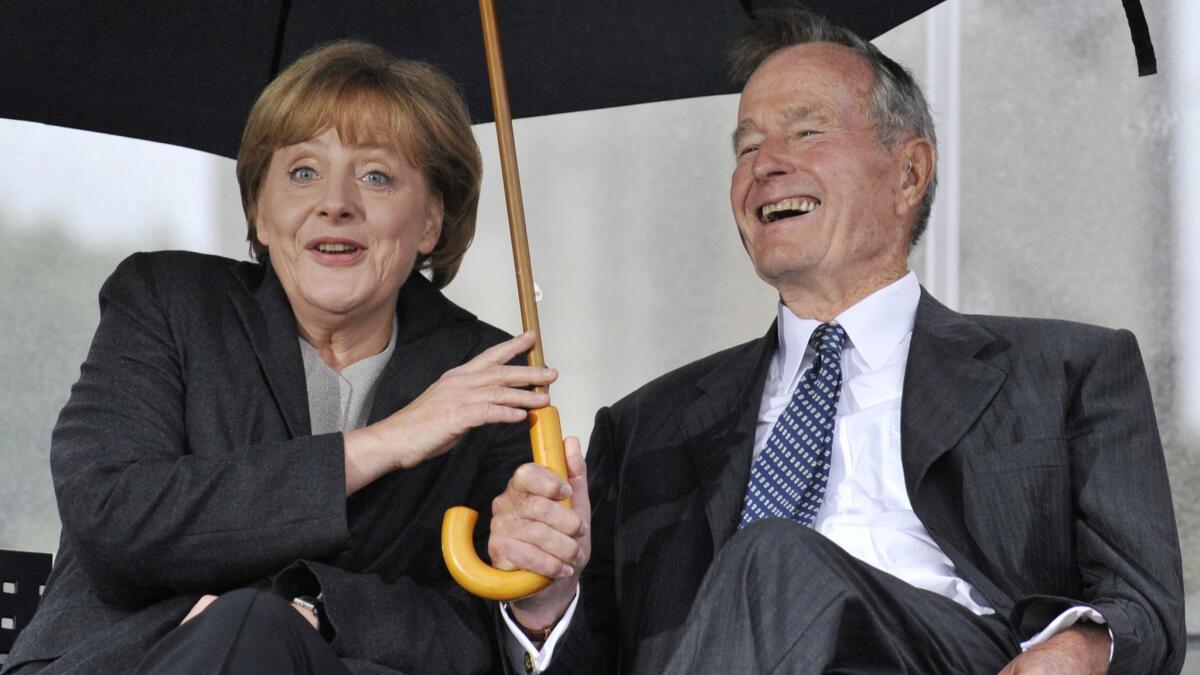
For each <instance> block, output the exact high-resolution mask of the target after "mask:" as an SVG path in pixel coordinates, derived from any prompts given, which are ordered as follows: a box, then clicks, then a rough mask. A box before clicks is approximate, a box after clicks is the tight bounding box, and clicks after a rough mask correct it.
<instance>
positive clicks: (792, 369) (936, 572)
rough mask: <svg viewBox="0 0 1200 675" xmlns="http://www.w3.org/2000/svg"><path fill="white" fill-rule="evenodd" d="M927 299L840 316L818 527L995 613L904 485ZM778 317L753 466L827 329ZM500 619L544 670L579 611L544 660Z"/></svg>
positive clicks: (871, 558) (892, 301)
mask: <svg viewBox="0 0 1200 675" xmlns="http://www.w3.org/2000/svg"><path fill="white" fill-rule="evenodd" d="M920 299H921V287H920V285H919V284H918V283H917V277H916V275H915V274H913V273H912V272H909V273H908V274H906V275H905V276H903V277H901V278H900V279H899V280H897V281H895V282H892V283H891V284H889V285H887V286H885V287H883V288H881V289H879V290H877V291H875V292H874V293H872V294H871V295H869V296H867V297H866V298H864V299H862V300H861V301H859V302H858V303H857V304H855V305H854V306H853V307H850V308H849V309H847V310H845V311H844V312H842V313H841V314H839V315H838V316H837V317H835V318H834V323H837V324H838V325H840V326H841V327H842V328H843V329H844V330H845V331H846V335H847V338H848V339H847V342H846V346H845V348H844V350H843V352H842V391H841V395H840V397H839V399H838V408H837V415H836V417H835V422H834V438H833V448H832V454H831V456H830V469H829V482H828V484H827V485H826V488H825V501H824V502H823V503H822V505H821V510H820V512H819V513H818V514H817V519H816V522H815V523H814V529H815V530H816V531H817V532H819V533H821V534H822V535H824V536H826V537H828V538H829V539H830V540H832V541H833V542H834V543H836V544H837V545H838V546H841V547H842V548H843V549H845V550H846V552H847V553H849V554H850V555H852V556H854V557H855V558H858V559H859V560H861V561H863V562H865V563H867V564H868V565H870V566H872V567H874V568H876V569H878V570H881V571H883V572H886V573H888V574H891V575H892V576H895V577H897V578H898V579H901V580H902V581H905V582H907V583H909V584H911V585H913V586H915V587H917V588H921V589H924V590H927V591H931V592H933V593H937V594H938V595H941V596H944V597H947V598H950V599H951V600H953V601H955V602H957V603H958V604H960V605H962V606H963V607H966V608H967V609H969V610H971V611H972V612H974V613H975V614H978V615H988V614H994V613H995V610H993V609H992V608H991V607H990V606H989V605H988V604H987V600H986V599H985V598H984V597H983V596H982V595H980V594H979V592H978V591H976V590H975V588H974V587H973V586H972V585H971V584H970V583H969V582H967V580H965V579H963V578H962V577H960V576H959V575H958V572H957V570H956V569H955V566H954V562H953V561H951V560H950V558H949V557H947V556H946V554H945V553H943V552H942V550H941V548H939V547H938V545H937V543H936V542H934V541H933V538H932V537H930V536H929V532H928V531H926V530H925V526H924V524H922V523H921V519H920V518H918V517H917V514H916V513H915V512H913V508H912V503H911V502H910V501H909V498H908V489H907V487H906V485H905V482H904V466H903V463H902V461H901V453H900V399H901V396H902V394H903V390H904V370H905V367H906V366H907V365H908V348H909V342H910V341H911V340H912V331H913V323H914V321H915V319H916V315H917V304H918V302H919V301H920ZM778 312H779V320H778V322H777V327H778V332H779V349H778V351H776V353H775V355H774V357H773V358H772V359H771V364H770V366H769V367H768V370H767V379H766V384H765V386H764V387H763V394H762V401H761V402H760V404H759V412H758V426H757V428H756V430H755V435H754V459H758V456H759V455H760V454H761V453H762V451H763V449H764V448H765V447H766V445H767V439H768V438H769V437H770V434H771V430H772V429H773V428H774V426H775V422H776V421H777V420H778V419H779V416H780V415H781V414H782V413H783V410H784V408H786V407H787V404H788V402H789V401H790V400H791V397H792V394H793V393H794V392H795V390H796V387H797V386H798V385H799V383H800V378H801V376H803V374H804V373H805V371H807V370H808V369H809V368H810V367H811V366H812V362H813V358H814V355H815V352H814V351H813V350H812V349H811V348H810V347H809V346H808V341H809V338H810V337H811V336H812V333H813V331H814V330H816V328H817V326H819V325H820V324H821V322H820V321H818V320H815V319H802V318H799V317H797V316H796V315H795V314H793V313H792V312H791V310H789V309H788V308H787V306H786V305H784V304H783V303H780V304H779V310H778ZM577 599H578V595H577ZM502 614H503V615H504V619H505V621H506V622H508V624H509V628H510V630H512V632H513V634H514V635H515V636H516V637H517V638H518V640H519V642H520V643H521V644H520V647H519V648H518V647H517V645H516V644H514V642H513V641H512V640H510V641H509V644H510V654H511V655H512V658H514V659H518V658H519V659H521V660H522V661H523V660H524V654H526V653H527V654H528V655H529V657H530V659H529V662H530V663H531V664H532V665H533V666H534V668H533V670H532V672H535V673H540V672H542V671H543V670H544V669H545V668H547V667H549V665H550V656H551V654H552V653H553V649H554V646H555V644H557V642H558V638H559V637H561V635H562V634H563V633H564V632H565V628H566V625H567V624H569V623H570V620H571V617H572V615H573V614H574V604H572V606H571V608H570V609H568V611H567V613H566V614H565V615H564V616H563V618H562V620H560V621H559V623H558V625H557V626H556V627H555V630H554V632H553V633H552V634H551V636H550V638H549V639H548V640H547V642H546V644H545V645H544V646H543V648H542V650H541V653H540V654H539V653H538V652H537V651H536V650H535V649H534V647H533V645H532V644H531V643H530V642H529V641H528V640H527V639H526V638H525V636H524V635H523V634H521V632H520V631H519V630H518V629H517V627H516V626H515V624H513V623H512V620H511V619H510V617H509V616H508V612H507V611H502ZM1082 618H1086V619H1088V620H1090V621H1092V622H1093V623H1104V619H1103V617H1101V615H1100V613H1099V612H1097V611H1095V610H1094V609H1092V608H1090V607H1083V606H1079V607H1073V608H1071V609H1069V610H1067V611H1066V612H1063V613H1062V614H1061V615H1059V616H1058V617H1057V618H1056V619H1055V620H1054V621H1052V622H1051V623H1050V624H1049V625H1048V626H1047V627H1046V628H1045V629H1043V630H1042V631H1041V632H1040V633H1038V634H1037V635H1035V636H1034V637H1033V638H1031V639H1030V640H1027V641H1026V642H1023V643H1021V648H1022V650H1025V649H1029V648H1030V647H1032V646H1034V645H1037V644H1040V643H1042V642H1045V641H1046V640H1048V639H1049V638H1050V637H1051V636H1053V635H1054V634H1055V633H1058V632H1060V631H1062V630H1065V629H1066V628H1069V627H1070V626H1072V625H1074V624H1075V623H1076V622H1077V621H1079V620H1080V619H1082ZM1110 659H1111V652H1110ZM519 662H520V661H518V663H519ZM518 672H519V671H518Z"/></svg>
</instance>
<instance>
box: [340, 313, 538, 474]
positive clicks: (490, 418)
mask: <svg viewBox="0 0 1200 675" xmlns="http://www.w3.org/2000/svg"><path fill="white" fill-rule="evenodd" d="M534 340H535V337H534V334H533V333H522V334H521V335H518V336H517V337H515V338H512V339H511V340H508V341H506V342H502V343H500V344H498V345H496V346H494V347H492V348H490V349H488V350H487V351H485V352H482V353H481V354H479V355H478V356H476V357H475V358H473V359H471V360H470V361H468V362H466V363H464V364H462V365H461V366H458V367H457V368H452V369H450V370H448V371H446V372H445V374H443V375H442V376H441V378H439V379H438V381H437V382H434V383H433V384H432V385H431V386H430V387H429V388H428V389H426V390H425V392H424V393H422V394H421V395H420V396H418V397H417V399H416V400H415V401H413V402H412V403H410V404H409V405H407V406H405V407H404V408H402V409H400V410H398V411H396V412H395V413H393V414H392V415H391V416H390V417H388V418H386V419H383V420H380V421H378V422H376V423H375V424H372V425H370V426H367V427H364V428H362V429H355V430H354V431H349V432H346V434H345V453H346V494H347V495H350V494H353V493H354V492H356V491H358V490H359V489H361V488H363V487H364V486H366V485H369V484H370V483H371V482H372V481H374V480H375V479H377V478H379V477H380V476H382V475H384V474H386V473H389V472H391V471H395V470H397V469H410V468H412V467H414V466H417V465H418V464H420V463H421V462H424V461H426V460H428V459H431V458H433V457H437V456H438V455H441V454H442V453H444V452H446V451H447V450H449V449H450V447H451V446H453V445H454V443H455V442H457V441H458V439H459V438H461V437H462V436H463V435H464V434H466V433H467V432H468V431H470V430H471V429H474V428H476V427H480V426H483V425H485V424H494V423H499V422H504V423H510V424H511V423H514V422H520V421H522V420H524V419H525V418H526V415H527V412H526V411H527V410H529V409H532V408H541V407H543V406H546V405H549V404H550V396H549V395H548V394H544V393H537V392H532V391H528V390H526V389H523V387H528V386H531V385H546V384H550V383H551V382H553V381H554V380H555V379H556V378H557V377H558V373H557V372H556V371H555V370H554V369H553V368H531V367H528V366H509V365H505V364H506V363H508V362H509V361H511V360H512V359H513V358H515V357H516V356H517V355H519V354H522V353H524V352H527V351H529V349H530V348H531V347H533V344H534Z"/></svg>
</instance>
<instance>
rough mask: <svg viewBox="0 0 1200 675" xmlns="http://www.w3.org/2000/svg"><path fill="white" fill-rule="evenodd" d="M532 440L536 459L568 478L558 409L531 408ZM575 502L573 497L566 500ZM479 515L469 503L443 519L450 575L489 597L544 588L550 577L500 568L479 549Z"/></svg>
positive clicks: (444, 553)
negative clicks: (475, 533) (476, 523)
mask: <svg viewBox="0 0 1200 675" xmlns="http://www.w3.org/2000/svg"><path fill="white" fill-rule="evenodd" d="M529 440H530V443H531V445H532V446H533V461H535V462H537V463H538V464H541V465H542V466H544V467H546V468H548V469H550V470H551V471H553V472H554V474H555V475H557V476H558V477H559V478H562V479H563V480H566V479H567V457H566V454H565V453H564V452H563V441H562V426H561V425H560V424H559V421H558V410H556V409H555V408H554V406H546V407H545V408H538V409H537V410H530V411H529ZM562 503H563V504H566V505H567V506H570V505H571V499H570V498H569V497H568V498H567V499H564V500H562ZM478 518H479V514H478V513H476V512H475V511H474V510H473V509H469V508H467V507H465V506H455V507H452V508H450V509H449V510H447V511H446V517H445V518H443V519H442V557H443V558H444V559H445V560H446V567H447V568H448V569H449V570H450V576H452V577H454V580H455V581H457V582H458V584H459V585H460V586H462V587H463V588H465V589H467V591H469V592H470V593H472V594H474V595H477V596H479V597H481V598H487V599H489V600H505V601H507V600H517V599H519V598H524V597H526V596H528V595H533V594H534V593H536V592H538V591H540V590H542V589H543V588H545V587H546V586H548V585H549V584H550V579H548V578H546V577H543V576H541V575H540V574H534V573H533V572H527V571H525V570H513V571H506V570H499V569H496V568H495V567H492V566H491V565H488V564H487V563H485V562H483V561H482V560H480V558H479V554H477V553H476V552H475V540H474V536H473V535H474V531H475V521H476V520H477V519H478Z"/></svg>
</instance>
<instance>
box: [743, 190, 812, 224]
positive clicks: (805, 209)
mask: <svg viewBox="0 0 1200 675" xmlns="http://www.w3.org/2000/svg"><path fill="white" fill-rule="evenodd" d="M820 205H821V200H820V199H817V198H816V197H807V196H805V197H786V198H784V199H781V200H779V201H777V202H773V203H770V204H763V205H762V206H760V207H758V222H760V223H764V224H765V223H773V222H775V221H777V220H782V219H784V218H793V217H795V216H803V215H807V214H809V213H812V212H813V211H815V210H816V209H817V207H818V206H820Z"/></svg>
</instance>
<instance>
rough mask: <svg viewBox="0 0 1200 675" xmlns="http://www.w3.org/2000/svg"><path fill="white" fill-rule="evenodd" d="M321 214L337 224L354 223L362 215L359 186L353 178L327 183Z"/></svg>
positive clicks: (322, 197)
mask: <svg viewBox="0 0 1200 675" xmlns="http://www.w3.org/2000/svg"><path fill="white" fill-rule="evenodd" d="M319 208H320V211H319V214H318V215H320V216H321V217H322V218H327V219H329V220H331V221H333V222H335V223H345V222H353V221H355V220H357V219H358V218H360V217H361V215H362V203H361V201H360V200H359V194H358V186H357V184H356V182H355V180H354V177H353V176H350V177H346V178H340V179H337V180H330V181H326V183H325V193H324V194H323V195H322V196H321V204H320V207H319Z"/></svg>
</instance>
